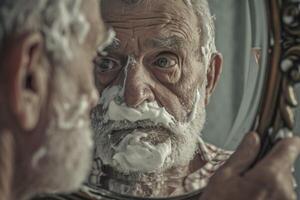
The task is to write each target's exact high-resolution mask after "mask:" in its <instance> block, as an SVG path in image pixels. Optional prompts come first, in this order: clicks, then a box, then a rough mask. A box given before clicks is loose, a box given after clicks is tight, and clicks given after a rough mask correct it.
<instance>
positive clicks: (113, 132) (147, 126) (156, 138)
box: [89, 0, 300, 200]
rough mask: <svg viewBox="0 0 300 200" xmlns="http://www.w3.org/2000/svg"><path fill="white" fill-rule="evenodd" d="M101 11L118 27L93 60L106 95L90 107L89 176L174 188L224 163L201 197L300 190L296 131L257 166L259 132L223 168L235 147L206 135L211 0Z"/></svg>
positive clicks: (149, 192) (212, 71)
mask: <svg viewBox="0 0 300 200" xmlns="http://www.w3.org/2000/svg"><path fill="white" fill-rule="evenodd" d="M102 9H103V16H104V20H105V22H106V23H107V24H108V25H110V26H112V27H113V28H114V29H115V31H116V33H117V34H116V38H115V40H114V42H113V43H112V44H111V45H110V46H109V47H108V48H106V49H105V50H106V52H105V53H103V52H102V53H101V52H99V53H98V56H97V57H96V59H95V61H94V62H95V66H96V69H95V77H96V84H97V88H98V90H99V93H100V101H99V104H98V106H97V107H96V108H95V109H93V111H92V125H93V128H94V130H95V132H96V137H95V141H96V150H95V157H94V158H95V160H94V166H93V169H92V172H91V174H90V177H89V182H90V184H92V185H98V186H101V187H105V188H107V189H109V190H112V191H115V192H119V193H123V194H127V195H139V196H144V197H157V196H174V195H179V194H182V193H184V192H190V191H194V190H195V189H200V188H203V187H204V186H206V185H207V183H208V180H210V178H211V176H212V175H213V174H215V172H216V171H217V173H216V174H215V176H214V177H213V178H212V179H211V180H212V181H211V182H209V184H208V186H207V189H206V190H205V192H204V195H203V196H202V198H203V199H247V198H249V199H278V200H279V199H294V198H295V194H294V191H293V189H294V188H293V185H292V174H291V170H290V169H291V166H292V164H293V163H294V161H295V159H296V158H297V156H298V154H299V152H300V142H299V139H298V138H293V139H286V140H283V141H282V142H280V143H279V144H278V145H277V146H276V147H275V148H274V149H273V151H272V152H271V153H270V154H269V155H268V156H267V157H266V158H264V159H263V160H262V161H261V162H260V163H258V164H257V165H256V166H255V167H254V168H252V169H251V170H249V168H250V166H251V164H252V163H253V161H254V160H255V158H256V156H257V154H258V151H259V147H260V140H259V137H258V135H257V134H255V133H250V134H248V135H247V136H246V137H245V139H244V141H243V142H242V144H241V146H240V147H239V148H238V150H237V151H236V153H235V154H234V155H233V156H232V157H231V158H230V160H228V162H227V163H226V164H225V165H224V166H223V167H221V168H220V169H219V167H220V166H221V165H223V164H224V162H225V161H226V160H227V159H228V157H229V156H230V152H226V151H224V150H221V149H218V148H216V147H214V146H212V145H210V144H207V143H205V142H204V141H203V140H202V139H201V135H200V132H201V130H202V128H203V124H204V121H205V107H206V105H207V104H208V102H209V98H210V96H211V94H212V92H213V90H214V88H215V86H216V83H217V82H218V79H219V76H220V73H221V66H222V57H221V55H220V54H219V53H218V52H217V51H216V47H215V43H214V27H213V20H212V16H211V14H210V12H209V8H208V3H207V1H206V0H164V1H161V0H151V1H150V0H110V1H108V0H106V1H103V5H102ZM218 169H219V170H218ZM248 170H249V171H248ZM266 185H268V186H266Z"/></svg>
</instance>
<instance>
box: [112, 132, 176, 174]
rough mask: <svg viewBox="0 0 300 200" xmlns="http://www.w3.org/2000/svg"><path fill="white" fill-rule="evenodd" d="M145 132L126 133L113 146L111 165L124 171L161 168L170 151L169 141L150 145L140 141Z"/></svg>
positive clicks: (148, 170)
mask: <svg viewBox="0 0 300 200" xmlns="http://www.w3.org/2000/svg"><path fill="white" fill-rule="evenodd" d="M145 137H147V134H146V133H143V132H140V131H136V132H134V133H132V134H129V135H127V136H126V137H125V138H124V139H123V140H122V141H121V142H120V144H119V145H118V146H117V147H114V148H115V151H116V153H115V155H114V156H113V166H114V167H116V168H117V169H119V170H121V171H122V172H124V173H128V172H145V173H146V172H153V171H156V170H159V169H161V168H162V167H163V166H164V164H165V163H166V162H168V157H169V156H170V155H171V153H172V147H171V141H170V139H168V140H167V141H166V142H164V143H161V144H158V145H156V146H155V145H152V144H150V143H149V142H144V141H141V139H142V138H145Z"/></svg>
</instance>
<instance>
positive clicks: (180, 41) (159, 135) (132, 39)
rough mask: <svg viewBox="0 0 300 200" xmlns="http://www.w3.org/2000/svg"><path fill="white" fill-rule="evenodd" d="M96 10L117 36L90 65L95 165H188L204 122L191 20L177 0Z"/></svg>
mask: <svg viewBox="0 0 300 200" xmlns="http://www.w3.org/2000/svg"><path fill="white" fill-rule="evenodd" d="M102 12H103V17H104V20H105V22H106V23H107V24H108V25H110V26H112V27H113V28H114V30H115V32H116V38H115V41H114V43H113V44H112V45H110V46H109V47H108V48H106V52H105V53H102V54H101V53H99V55H98V57H97V58H96V59H95V64H96V70H95V77H96V85H97V88H98V91H99V92H100V98H101V99H100V103H99V105H98V106H97V107H96V108H95V109H94V110H93V113H92V124H93V127H94V130H95V131H96V133H97V135H96V145H97V146H96V155H95V159H99V158H100V159H101V160H102V162H104V164H107V165H111V166H113V167H114V168H117V169H118V170H119V171H122V172H125V173H128V172H138V171H139V172H153V171H156V170H164V169H166V168H170V167H172V166H176V165H185V164H187V163H188V161H190V160H191V159H192V158H193V155H194V153H195V150H196V143H197V135H199V134H200V131H201V129H202V126H203V123H204V118H205V111H204V102H205V96H206V95H205V92H206V91H205V90H206V88H205V87H206V84H205V83H206V66H205V64H204V63H202V62H201V58H200V54H199V49H200V38H199V33H198V21H197V17H196V15H195V14H194V13H193V12H192V10H191V9H190V8H189V7H188V6H186V5H185V3H184V1H181V0H178V1H174V0H164V1H160V0H151V1H139V2H138V3H137V4H130V3H126V2H124V1H121V0H112V1H103V7H102ZM133 157H136V158H139V159H137V160H135V159H134V158H133ZM148 161H149V162H148ZM142 162H144V163H145V164H143V163H142ZM124 163H126V164H124ZM153 163H156V164H153ZM145 165H147V166H145Z"/></svg>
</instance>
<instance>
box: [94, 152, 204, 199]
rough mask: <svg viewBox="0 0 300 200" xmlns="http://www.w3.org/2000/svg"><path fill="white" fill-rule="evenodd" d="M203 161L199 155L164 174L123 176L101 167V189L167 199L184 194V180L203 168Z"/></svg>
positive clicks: (107, 167)
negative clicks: (184, 164)
mask: <svg viewBox="0 0 300 200" xmlns="http://www.w3.org/2000/svg"><path fill="white" fill-rule="evenodd" d="M204 164H205V161H203V160H202V159H201V157H200V156H199V155H195V157H194V159H193V160H192V161H190V163H189V164H187V165H186V166H180V167H173V168H171V169H168V170H166V171H164V172H159V173H158V172H155V173H131V174H130V175H124V174H122V173H120V172H118V171H116V170H114V169H113V168H112V167H109V166H102V172H103V174H102V177H100V179H99V180H100V183H98V184H100V185H101V187H103V188H106V189H108V190H109V191H113V192H117V193H120V194H126V195H133V196H142V197H167V196H173V195H180V194H184V193H185V192H186V191H185V190H186V188H185V180H186V178H187V177H188V176H189V175H190V174H192V173H194V172H195V171H196V170H198V169H200V168H201V167H203V165H204Z"/></svg>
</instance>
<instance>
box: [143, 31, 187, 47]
mask: <svg viewBox="0 0 300 200" xmlns="http://www.w3.org/2000/svg"><path fill="white" fill-rule="evenodd" d="M185 44H186V41H185V39H183V38H182V37H178V36H176V35H173V36H171V37H157V38H151V39H149V40H147V41H146V45H147V46H149V47H151V48H167V49H175V50H180V49H181V48H183V47H184V46H185Z"/></svg>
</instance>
